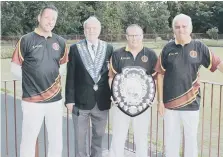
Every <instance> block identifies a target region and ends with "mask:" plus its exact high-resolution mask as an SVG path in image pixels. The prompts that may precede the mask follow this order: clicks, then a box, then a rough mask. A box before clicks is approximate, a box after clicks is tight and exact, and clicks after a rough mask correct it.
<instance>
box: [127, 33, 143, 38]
mask: <svg viewBox="0 0 223 157" xmlns="http://www.w3.org/2000/svg"><path fill="white" fill-rule="evenodd" d="M127 36H128V37H129V38H131V39H133V38H140V37H141V36H142V35H141V34H138V35H129V34H127Z"/></svg>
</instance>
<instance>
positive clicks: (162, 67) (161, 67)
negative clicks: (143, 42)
mask: <svg viewBox="0 0 223 157" xmlns="http://www.w3.org/2000/svg"><path fill="white" fill-rule="evenodd" d="M164 54H165V48H164V49H163V50H162V52H161V54H160V56H159V58H158V60H157V62H156V65H155V68H154V70H155V71H156V72H157V73H160V74H162V75H164V73H165V71H166V63H165V62H166V59H165V56H164Z"/></svg>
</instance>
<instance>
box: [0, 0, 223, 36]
mask: <svg viewBox="0 0 223 157" xmlns="http://www.w3.org/2000/svg"><path fill="white" fill-rule="evenodd" d="M49 3H52V4H54V5H55V6H56V7H57V8H58V10H59V16H58V20H57V24H56V27H55V30H54V32H55V33H57V34H61V35H72V34H83V22H84V21H85V20H86V19H87V18H88V17H89V16H92V15H96V16H97V17H98V18H99V20H100V21H101V24H102V34H103V35H107V36H108V38H112V39H113V40H117V39H119V38H120V35H119V34H121V33H124V32H125V29H126V27H127V26H128V25H130V24H133V23H135V24H139V25H140V26H141V27H142V28H143V30H144V33H154V34H156V33H168V32H169V33H170V32H171V23H172V19H173V18H174V16H175V15H177V14H179V13H184V14H187V15H189V16H190V17H191V18H192V21H193V32H196V33H205V32H206V31H207V30H208V29H210V28H213V27H217V28H218V29H219V33H223V20H222V17H223V2H220V1H212V2H202V1H190V2H189V1H168V2H160V1H158V2H156V1H76V2H75V1H4V2H2V3H1V14H2V18H1V21H2V23H1V28H2V31H1V32H2V34H1V35H3V36H21V35H23V34H26V33H28V32H30V31H32V30H33V29H34V28H35V27H37V16H38V14H39V11H40V9H41V8H42V6H43V5H45V4H49ZM110 34H113V35H112V36H111V35H110Z"/></svg>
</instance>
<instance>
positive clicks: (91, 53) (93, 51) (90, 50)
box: [87, 40, 98, 62]
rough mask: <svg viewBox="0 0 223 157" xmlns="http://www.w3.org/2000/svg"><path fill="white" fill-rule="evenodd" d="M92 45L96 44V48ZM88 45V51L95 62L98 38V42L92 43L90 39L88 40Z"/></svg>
mask: <svg viewBox="0 0 223 157" xmlns="http://www.w3.org/2000/svg"><path fill="white" fill-rule="evenodd" d="M92 45H94V50H93V49H92ZM87 47H88V51H89V53H90V55H91V58H92V60H93V62H94V60H95V55H96V54H95V53H97V49H98V40H97V42H96V44H92V43H91V42H90V41H88V40H87Z"/></svg>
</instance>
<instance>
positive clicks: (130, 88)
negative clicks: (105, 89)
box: [112, 66, 156, 117]
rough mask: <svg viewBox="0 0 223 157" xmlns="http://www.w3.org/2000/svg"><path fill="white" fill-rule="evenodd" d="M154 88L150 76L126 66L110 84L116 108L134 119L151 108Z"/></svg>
mask: <svg viewBox="0 0 223 157" xmlns="http://www.w3.org/2000/svg"><path fill="white" fill-rule="evenodd" d="M155 94H156V86H155V82H154V79H153V78H152V76H151V75H147V74H146V71H145V69H144V68H142V67H139V66H127V67H125V68H123V69H122V73H120V74H116V75H115V77H114V79H113V82H112V96H113V99H114V101H117V102H118V108H119V109H120V110H121V111H122V112H124V113H125V114H127V115H129V116H131V117H134V116H137V115H139V114H141V113H143V112H144V111H145V110H146V109H148V108H149V107H150V106H152V103H153V100H154V97H155Z"/></svg>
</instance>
